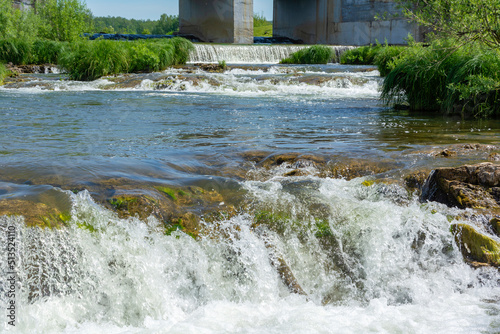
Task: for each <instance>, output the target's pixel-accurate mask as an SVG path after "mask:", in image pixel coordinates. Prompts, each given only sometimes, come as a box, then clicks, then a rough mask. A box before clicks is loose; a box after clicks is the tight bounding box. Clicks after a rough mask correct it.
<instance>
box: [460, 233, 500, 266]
mask: <svg viewBox="0 0 500 334" xmlns="http://www.w3.org/2000/svg"><path fill="white" fill-rule="evenodd" d="M451 231H452V233H453V235H454V236H455V241H456V243H457V245H458V247H459V248H460V250H461V252H462V254H463V255H464V257H465V258H466V259H467V260H469V261H477V262H479V263H482V264H488V265H492V266H495V267H499V266H500V243H499V242H498V241H496V240H494V239H493V238H491V237H489V236H487V235H485V234H482V233H480V232H478V231H477V230H476V229H475V228H474V227H472V226H470V225H466V224H453V225H451Z"/></svg>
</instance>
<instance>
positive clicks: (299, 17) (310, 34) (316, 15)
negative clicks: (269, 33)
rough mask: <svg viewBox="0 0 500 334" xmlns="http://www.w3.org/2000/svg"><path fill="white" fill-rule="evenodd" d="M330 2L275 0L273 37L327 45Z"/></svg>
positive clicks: (322, 0) (317, 0)
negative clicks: (328, 7) (328, 6)
mask: <svg viewBox="0 0 500 334" xmlns="http://www.w3.org/2000/svg"><path fill="white" fill-rule="evenodd" d="M327 3H328V0H312V1H311V0H274V14H273V16H274V17H273V21H274V22H273V35H274V36H275V37H288V38H292V39H295V40H300V41H302V42H303V43H305V44H316V43H326V26H327V20H326V18H327Z"/></svg>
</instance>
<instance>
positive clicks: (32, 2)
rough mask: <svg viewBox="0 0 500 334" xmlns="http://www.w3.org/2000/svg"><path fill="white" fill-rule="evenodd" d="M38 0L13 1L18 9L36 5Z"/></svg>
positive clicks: (13, 4)
mask: <svg viewBox="0 0 500 334" xmlns="http://www.w3.org/2000/svg"><path fill="white" fill-rule="evenodd" d="M35 2H36V0H14V1H12V6H13V7H14V8H16V9H22V10H25V9H28V8H33V7H34V6H35Z"/></svg>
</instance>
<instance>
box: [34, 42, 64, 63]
mask: <svg viewBox="0 0 500 334" xmlns="http://www.w3.org/2000/svg"><path fill="white" fill-rule="evenodd" d="M68 47H69V44H68V43H66V42H57V41H49V40H41V39H40V40H36V41H34V42H33V45H32V52H31V54H32V58H31V62H32V63H33V64H57V62H58V59H59V56H60V55H61V54H63V53H64V51H65V50H66V49H67V48H68Z"/></svg>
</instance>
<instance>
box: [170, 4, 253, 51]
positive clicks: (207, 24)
mask: <svg viewBox="0 0 500 334" xmlns="http://www.w3.org/2000/svg"><path fill="white" fill-rule="evenodd" d="M179 20H180V22H179V34H180V35H194V36H196V37H197V38H199V39H200V40H202V41H203V42H211V43H212V42H213V43H235V44H252V43H253V0H180V1H179Z"/></svg>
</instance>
